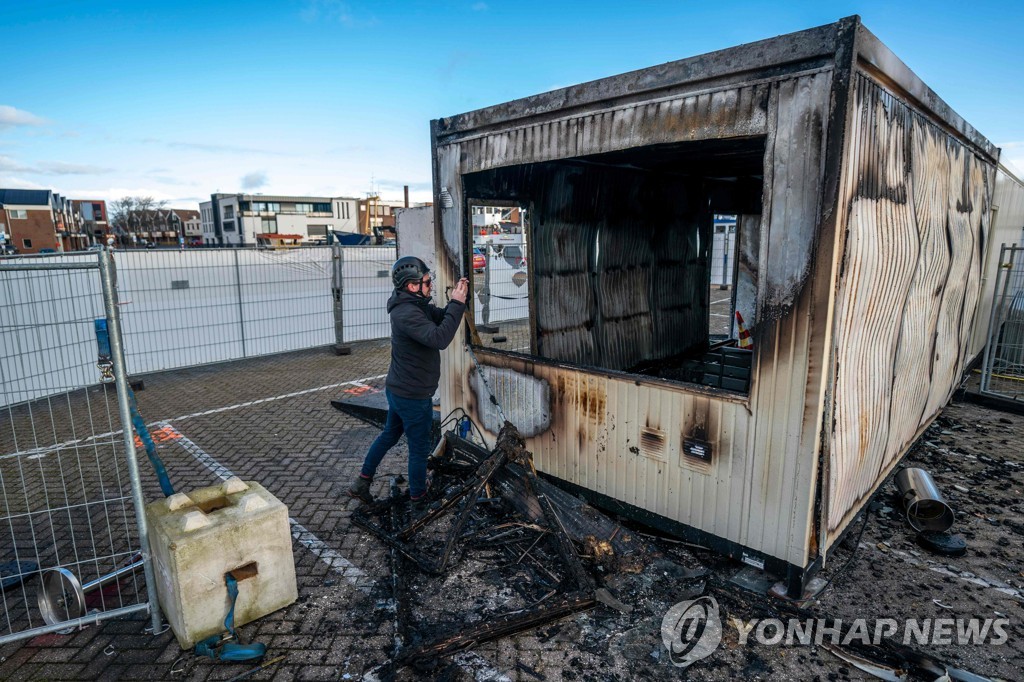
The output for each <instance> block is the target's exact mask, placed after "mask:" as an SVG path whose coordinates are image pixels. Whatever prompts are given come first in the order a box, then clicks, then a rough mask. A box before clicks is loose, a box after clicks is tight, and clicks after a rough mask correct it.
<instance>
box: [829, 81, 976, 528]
mask: <svg viewBox="0 0 1024 682" xmlns="http://www.w3.org/2000/svg"><path fill="white" fill-rule="evenodd" d="M854 88H855V89H854V97H853V100H854V115H853V119H852V120H851V122H850V139H851V144H850V146H849V152H848V154H847V157H846V159H845V162H844V170H843V175H844V196H843V200H842V201H841V203H840V205H842V206H846V207H847V209H846V214H845V227H846V234H847V237H846V250H845V258H844V264H843V270H842V280H841V284H840V291H839V296H838V302H837V306H836V313H835V314H836V321H835V324H836V332H835V387H834V406H833V410H834V411H833V421H832V423H833V430H832V432H831V434H830V453H829V457H830V459H829V495H828V500H827V503H828V526H829V531H830V538H831V539H832V540H835V539H836V538H837V537H838V534H839V531H841V530H842V528H843V527H845V525H846V524H848V523H849V521H850V520H851V518H852V516H853V515H854V514H855V513H856V511H857V510H859V508H860V506H859V504H860V502H861V501H862V500H863V499H864V497H865V496H866V495H867V494H869V493H870V492H871V491H873V490H874V489H875V488H876V487H877V485H878V484H879V482H880V481H881V479H882V478H884V477H885V476H886V475H887V474H888V472H889V471H890V470H891V469H892V467H893V466H894V465H895V463H896V462H897V461H898V460H899V458H900V456H901V455H902V454H903V452H904V451H905V449H906V447H907V446H909V444H910V443H911V442H913V440H914V439H915V438H916V437H917V435H918V434H919V432H920V431H921V429H922V428H923V427H924V426H926V425H927V424H928V423H929V422H930V421H931V419H932V418H933V417H934V416H935V414H936V413H937V412H938V410H939V409H941V407H942V406H943V405H945V403H946V402H947V401H948V399H949V396H950V394H951V392H952V390H953V388H954V383H955V381H956V380H957V378H959V377H960V376H961V374H962V372H963V370H964V367H965V363H966V362H967V360H968V358H967V344H968V341H969V338H970V330H971V328H972V325H973V320H974V315H975V312H976V309H977V302H978V290H979V282H980V267H981V257H980V244H981V235H982V234H983V230H984V229H985V223H986V221H987V220H988V205H989V196H990V192H991V179H990V178H991V170H992V169H991V165H989V164H987V163H984V162H982V161H980V160H979V159H978V158H977V157H976V156H975V155H974V154H972V153H971V152H969V151H968V150H967V149H966V148H965V147H964V146H963V144H961V143H960V142H959V141H957V140H955V139H954V138H952V137H951V136H949V135H948V134H947V133H945V132H944V131H942V130H940V129H939V128H938V127H937V126H935V125H933V124H932V123H931V122H929V121H928V120H926V119H925V118H924V117H923V116H922V115H920V114H918V113H916V112H915V111H913V110H912V109H911V108H910V107H908V106H907V105H906V104H905V103H903V102H901V101H900V100H898V99H897V98H896V97H894V96H893V95H892V94H890V93H889V92H887V91H886V90H884V89H883V88H882V87H880V86H879V85H877V84H876V83H875V82H873V81H872V80H870V79H869V78H868V77H866V76H865V75H863V74H858V75H857V76H856V77H855V79H854ZM894 320H895V321H896V324H893V321H894Z"/></svg>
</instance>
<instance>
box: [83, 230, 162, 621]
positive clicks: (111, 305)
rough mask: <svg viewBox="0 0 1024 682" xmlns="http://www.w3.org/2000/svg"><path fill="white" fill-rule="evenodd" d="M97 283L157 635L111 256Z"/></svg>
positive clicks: (102, 259) (102, 255) (105, 255)
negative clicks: (101, 291)
mask: <svg viewBox="0 0 1024 682" xmlns="http://www.w3.org/2000/svg"><path fill="white" fill-rule="evenodd" d="M98 258H99V266H100V283H101V286H102V288H103V309H104V312H105V314H106V318H107V328H108V329H109V330H110V351H111V360H112V361H113V365H114V382H115V386H116V388H117V409H118V414H119V415H120V418H121V426H122V429H123V431H122V433H123V435H124V453H125V459H127V461H128V479H129V481H130V482H131V488H132V503H133V504H134V506H135V517H136V522H137V523H138V526H139V544H140V545H141V547H140V549H141V552H142V561H143V571H144V572H145V575H146V594H147V597H148V599H149V616H150V624H151V625H152V627H153V634H154V635H156V634H157V633H158V632H160V604H159V602H158V600H157V593H156V577H155V576H154V574H153V557H152V554H151V552H150V550H149V527H148V525H147V523H146V503H145V500H143V498H142V483H141V481H140V480H139V463H138V461H137V460H136V459H135V433H134V431H133V430H132V417H131V408H130V407H129V400H128V373H127V371H126V368H125V363H124V345H123V343H122V338H121V314H120V312H119V310H118V308H117V289H116V287H115V286H114V263H113V261H112V259H111V257H110V252H109V251H108V250H107V249H104V250H102V251H100V252H99V254H98Z"/></svg>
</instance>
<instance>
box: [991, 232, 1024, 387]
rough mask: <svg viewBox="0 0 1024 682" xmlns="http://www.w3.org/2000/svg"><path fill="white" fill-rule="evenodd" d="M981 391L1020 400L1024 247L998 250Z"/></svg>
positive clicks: (1023, 384)
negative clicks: (997, 264)
mask: <svg viewBox="0 0 1024 682" xmlns="http://www.w3.org/2000/svg"><path fill="white" fill-rule="evenodd" d="M981 391H982V392H983V393H988V394H991V395H996V396H1000V397H1004V398H1011V399H1013V400H1024V246H1017V245H1016V244H1013V245H1011V246H1006V245H1005V244H1004V245H1003V246H1002V248H1001V250H1000V252H999V272H998V274H997V275H996V287H995V296H994V300H993V303H992V318H991V320H990V322H989V330H988V343H987V344H986V346H985V358H984V362H983V364H982V371H981Z"/></svg>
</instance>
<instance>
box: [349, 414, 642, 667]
mask: <svg viewBox="0 0 1024 682" xmlns="http://www.w3.org/2000/svg"><path fill="white" fill-rule="evenodd" d="M440 450H441V454H440V456H437V457H434V458H432V459H431V460H430V462H429V468H430V469H431V471H432V473H433V482H432V485H431V492H430V493H428V495H429V496H430V497H429V499H430V504H429V507H428V508H427V510H426V512H424V513H423V514H422V515H420V516H415V515H411V514H407V508H408V507H409V505H408V498H407V497H403V496H399V495H396V494H394V493H392V495H391V497H390V498H389V499H387V500H384V501H381V502H378V503H376V504H374V505H368V506H365V507H362V508H360V509H359V510H357V511H356V512H354V513H353V516H352V520H353V522H354V523H355V524H356V525H358V526H360V527H362V528H364V529H366V530H367V531H369V532H370V533H372V534H373V535H375V536H376V537H377V538H379V539H380V540H381V541H382V542H383V543H384V544H385V545H387V546H388V547H389V549H390V550H391V557H392V561H391V563H392V571H393V572H394V576H393V587H394V598H395V600H396V604H395V608H396V616H397V623H396V625H397V626H398V627H397V634H396V644H395V649H394V651H393V652H392V661H391V663H390V665H392V666H395V665H415V666H423V665H431V664H434V663H436V662H437V660H438V658H440V657H443V656H448V655H451V654H455V653H458V652H460V651H463V650H466V649H468V648H471V647H473V646H475V645H477V644H479V643H481V642H485V641H489V640H493V639H497V638H500V637H506V636H510V635H514V634H517V633H521V632H524V631H526V630H530V629H533V628H536V627H540V626H543V625H545V624H548V623H551V622H554V621H557V620H560V619H562V618H565V617H567V616H570V615H573V614H575V613H579V612H581V611H584V610H587V609H590V608H592V607H594V606H595V605H597V604H598V603H603V604H606V605H609V606H610V608H614V609H618V610H620V611H621V612H624V613H628V611H629V606H628V605H626V604H623V603H622V602H619V601H618V599H616V597H615V596H614V595H613V594H612V593H611V592H610V591H609V590H608V589H607V588H606V587H603V586H599V585H598V583H597V581H595V578H594V576H593V575H592V573H591V570H588V567H587V566H585V565H584V561H583V558H584V557H585V558H586V560H587V561H588V562H592V569H593V570H595V571H596V572H597V573H604V574H606V575H607V574H609V573H612V572H614V571H616V570H618V569H619V567H620V566H621V567H624V568H625V570H627V571H628V570H630V566H631V565H633V564H637V563H641V560H640V559H639V557H638V555H639V554H641V553H642V550H643V543H641V542H639V541H638V540H637V539H636V538H634V536H633V535H632V534H631V533H630V532H629V531H627V530H625V529H623V528H622V527H621V526H619V525H618V524H616V523H615V522H614V521H612V520H611V519H609V518H608V517H606V516H604V515H602V514H600V513H598V512H596V511H595V510H593V509H592V508H590V507H588V506H587V505H585V504H583V503H582V502H580V501H579V500H577V499H576V498H574V497H572V496H571V495H568V494H567V493H564V492H563V491H561V490H560V489H558V488H556V487H555V486H553V485H551V484H549V483H547V482H545V481H543V480H542V479H540V478H539V477H538V476H537V474H536V471H535V469H534V467H533V462H532V455H531V453H530V452H529V451H528V450H527V449H526V447H525V441H524V440H523V438H522V436H521V435H520V434H519V433H518V431H517V430H516V429H515V427H514V426H513V425H512V424H510V423H507V422H506V424H505V426H504V427H503V428H502V429H501V431H500V433H499V434H498V438H497V441H496V443H495V447H494V449H493V450H492V451H491V452H490V453H488V452H486V451H485V450H483V449H482V448H480V447H478V446H476V445H474V444H473V443H471V442H469V441H467V440H464V439H462V438H459V437H458V436H455V435H454V434H451V433H449V434H446V435H445V447H444V448H442V449H440ZM581 549H582V551H583V552H584V554H583V555H581V553H580V552H581ZM469 552H472V553H473V554H474V556H480V555H484V556H486V557H487V562H486V563H488V564H489V563H491V562H494V563H497V564H499V565H497V566H488V567H487V568H486V569H484V570H483V571H481V572H480V575H484V574H489V573H495V574H500V572H501V571H502V570H503V569H513V570H514V572H515V573H516V574H518V577H513V578H511V579H509V578H504V577H500V576H497V575H496V576H495V579H496V580H504V581H507V582H504V583H502V584H501V585H500V586H501V587H502V589H506V588H507V589H508V590H510V591H512V592H514V593H516V594H517V595H518V597H519V603H520V604H524V605H525V606H524V607H523V608H517V609H514V610H512V611H510V612H506V613H501V614H497V615H489V616H488V617H486V618H483V619H480V620H478V621H477V622H474V623H471V624H469V626H468V627H462V628H460V629H459V630H457V631H455V632H449V633H446V634H441V635H436V634H435V633H434V632H433V631H431V632H430V633H429V634H430V635H431V636H430V637H429V638H424V637H421V636H420V635H421V634H422V633H417V632H413V631H411V630H412V627H411V625H410V623H411V619H410V617H409V611H408V609H407V606H406V605H405V604H403V601H405V599H406V598H407V597H408V594H407V593H406V592H405V590H406V589H407V585H408V581H409V578H410V576H409V575H407V574H406V573H405V568H407V567H411V566H416V567H417V568H418V569H419V570H420V571H422V573H424V574H427V575H430V576H442V575H444V574H447V573H450V572H452V571H454V570H456V569H457V568H458V566H459V564H460V562H461V561H462V559H463V558H464V557H465V556H466V555H467V553H469ZM506 573H507V571H506Z"/></svg>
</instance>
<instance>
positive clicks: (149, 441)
mask: <svg viewBox="0 0 1024 682" xmlns="http://www.w3.org/2000/svg"><path fill="white" fill-rule="evenodd" d="M93 329H95V331H96V346H97V350H98V353H97V355H98V358H97V365H101V366H102V365H106V366H107V367H109V366H110V363H111V362H112V360H111V358H112V356H113V353H112V352H111V350H110V331H109V330H108V329H107V321H106V320H105V319H104V318H99V319H97V320H93ZM128 401H129V407H130V409H131V414H132V426H133V427H134V428H135V433H137V434H139V440H141V441H142V444H143V446H145V448H146V456H147V457H149V463H150V464H152V465H153V470H154V471H155V472H156V478H157V480H158V481H159V482H160V490H161V492H163V494H164V496H165V497H170V496H171V495H173V494H174V487H173V486H172V485H171V479H170V477H169V476H168V475H167V469H165V468H164V463H163V462H162V461H161V460H160V455H158V454H156V444H155V443H154V442H153V437H152V436H151V435H150V434H149V427H148V426H146V422H145V421H144V420H143V419H142V415H141V414H140V413H139V405H138V403H137V402H136V401H135V391H133V390H132V389H131V387H130V386H129V387H128Z"/></svg>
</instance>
